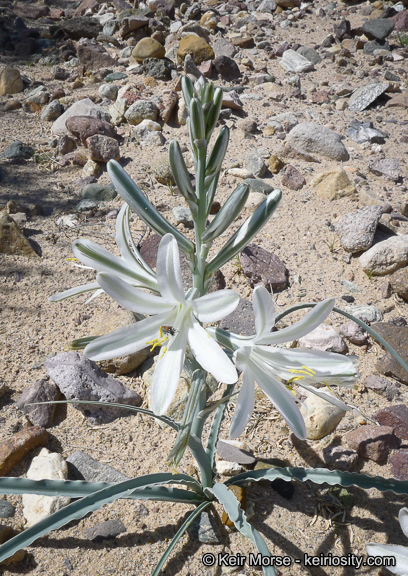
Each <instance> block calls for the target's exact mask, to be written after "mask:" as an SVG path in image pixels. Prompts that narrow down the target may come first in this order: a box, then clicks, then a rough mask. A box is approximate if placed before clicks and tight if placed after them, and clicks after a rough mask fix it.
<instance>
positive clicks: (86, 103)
mask: <svg viewBox="0 0 408 576" xmlns="http://www.w3.org/2000/svg"><path fill="white" fill-rule="evenodd" d="M73 116H92V117H93V118H99V119H100V120H104V121H105V122H108V123H109V120H110V115H109V114H108V113H107V112H106V111H105V110H104V109H103V108H102V107H101V106H98V105H97V104H94V103H93V102H92V100H90V99H89V98H84V99H83V100H79V101H78V102H74V104H72V105H71V106H70V107H69V108H68V110H66V111H65V112H64V114H62V115H61V116H60V117H59V118H57V120H55V122H54V124H53V125H52V126H51V132H52V133H53V134H55V135H57V136H59V135H61V134H68V132H69V130H68V128H67V127H66V126H65V123H66V121H67V120H68V118H72V117H73Z"/></svg>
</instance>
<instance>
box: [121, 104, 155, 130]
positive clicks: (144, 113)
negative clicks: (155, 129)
mask: <svg viewBox="0 0 408 576" xmlns="http://www.w3.org/2000/svg"><path fill="white" fill-rule="evenodd" d="M158 114H159V110H158V108H157V106H156V104H154V102H149V101H148V100H139V101H138V102H135V103H134V104H132V106H129V108H128V109H127V110H126V112H125V118H126V120H127V121H128V123H129V124H132V125H133V126H136V125H137V124H140V122H142V120H156V119H157V116H158Z"/></svg>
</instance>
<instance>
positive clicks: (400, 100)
mask: <svg viewBox="0 0 408 576" xmlns="http://www.w3.org/2000/svg"><path fill="white" fill-rule="evenodd" d="M385 107H386V108H393V107H395V108H398V107H400V108H408V90H404V91H403V92H401V93H400V94H395V96H393V97H392V98H391V99H390V100H388V102H387V104H386V105H385Z"/></svg>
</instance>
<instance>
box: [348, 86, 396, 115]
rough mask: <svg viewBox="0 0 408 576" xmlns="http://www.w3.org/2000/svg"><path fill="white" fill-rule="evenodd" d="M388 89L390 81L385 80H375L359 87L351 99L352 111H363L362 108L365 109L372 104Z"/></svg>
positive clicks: (350, 108)
mask: <svg viewBox="0 0 408 576" xmlns="http://www.w3.org/2000/svg"><path fill="white" fill-rule="evenodd" d="M387 89H388V83H384V82H375V83H373V84H367V85H366V86H362V87H361V88H357V90H355V91H354V92H353V94H352V95H351V96H350V99H349V110H350V112H361V110H365V109H366V108H368V106H370V104H372V103H373V102H375V100H377V98H378V97H379V96H381V95H382V94H384V92H385V91H386V90H387Z"/></svg>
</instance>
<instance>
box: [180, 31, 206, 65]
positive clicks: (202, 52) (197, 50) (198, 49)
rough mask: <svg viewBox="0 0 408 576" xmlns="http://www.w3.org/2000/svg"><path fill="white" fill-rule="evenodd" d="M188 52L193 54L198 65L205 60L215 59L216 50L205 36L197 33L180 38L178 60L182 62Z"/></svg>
mask: <svg viewBox="0 0 408 576" xmlns="http://www.w3.org/2000/svg"><path fill="white" fill-rule="evenodd" d="M186 54H191V56H192V57H193V60H194V64H196V65H197V66H198V65H199V64H201V62H204V61H205V60H213V58H214V52H213V50H212V48H211V46H210V45H209V44H208V42H206V41H205V40H204V39H203V38H200V37H199V36H195V35H192V34H190V35H188V36H184V37H183V38H182V39H181V40H180V45H179V47H178V50H177V61H178V63H179V64H182V63H183V61H184V58H185V56H186Z"/></svg>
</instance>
